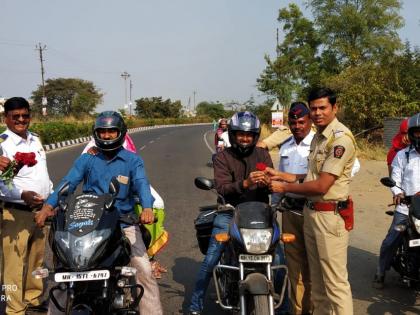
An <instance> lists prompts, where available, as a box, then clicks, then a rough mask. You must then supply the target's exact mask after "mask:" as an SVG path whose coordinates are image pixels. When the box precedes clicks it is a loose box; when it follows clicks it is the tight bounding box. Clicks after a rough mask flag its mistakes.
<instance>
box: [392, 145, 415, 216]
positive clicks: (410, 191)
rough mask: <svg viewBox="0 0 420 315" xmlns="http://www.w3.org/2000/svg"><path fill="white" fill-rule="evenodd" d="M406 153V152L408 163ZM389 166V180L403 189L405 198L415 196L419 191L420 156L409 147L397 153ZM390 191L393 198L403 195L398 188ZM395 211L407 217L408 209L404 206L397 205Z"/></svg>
mask: <svg viewBox="0 0 420 315" xmlns="http://www.w3.org/2000/svg"><path fill="white" fill-rule="evenodd" d="M406 152H408V163H407V156H406ZM391 166H392V173H391V178H392V179H393V180H394V181H395V183H396V185H397V186H400V187H401V188H402V189H404V191H405V193H404V194H405V195H406V196H412V195H415V194H416V193H417V192H419V191H420V154H419V153H418V152H417V151H416V150H415V149H414V148H411V146H410V147H407V148H405V149H404V150H401V151H398V153H397V155H396V156H395V158H394V159H393V160H392V164H391ZM391 191H392V193H393V194H394V196H395V195H398V194H401V193H403V191H402V190H401V189H400V188H398V187H392V188H391ZM395 210H396V211H398V212H401V213H403V214H405V215H408V207H407V205H405V204H400V205H398V206H397V208H396V209H395Z"/></svg>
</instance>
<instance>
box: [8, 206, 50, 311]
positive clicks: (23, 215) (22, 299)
mask: <svg viewBox="0 0 420 315" xmlns="http://www.w3.org/2000/svg"><path fill="white" fill-rule="evenodd" d="M45 240H46V230H45V228H42V229H41V228H38V227H37V226H36V225H35V222H34V214H33V213H32V212H31V211H30V209H29V208H28V211H23V210H16V209H3V224H2V241H3V262H4V264H3V267H4V269H3V281H4V285H5V288H6V289H5V291H4V292H3V294H4V295H5V296H6V298H7V304H6V314H8V315H12V314H19V315H24V314H25V310H26V308H27V306H28V305H29V304H30V305H33V306H38V305H39V304H40V300H39V299H40V298H41V296H42V294H43V281H42V279H35V278H34V277H32V271H34V270H35V269H36V268H38V267H42V264H43V261H44V253H45Z"/></svg>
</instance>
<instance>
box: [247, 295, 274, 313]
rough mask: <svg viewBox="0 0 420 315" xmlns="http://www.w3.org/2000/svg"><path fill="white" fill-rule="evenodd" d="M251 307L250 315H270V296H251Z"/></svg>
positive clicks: (249, 307) (249, 309) (249, 308)
mask: <svg viewBox="0 0 420 315" xmlns="http://www.w3.org/2000/svg"><path fill="white" fill-rule="evenodd" d="M251 298H252V300H251V301H250V303H249V304H250V305H249V306H248V312H247V313H248V314H250V315H269V314H270V306H269V303H268V295H253V296H249V299H251Z"/></svg>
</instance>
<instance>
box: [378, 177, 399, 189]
mask: <svg viewBox="0 0 420 315" xmlns="http://www.w3.org/2000/svg"><path fill="white" fill-rule="evenodd" d="M381 183H382V185H384V186H386V187H389V188H391V187H394V186H396V185H397V183H396V182H395V181H394V180H393V179H392V178H390V177H382V178H381Z"/></svg>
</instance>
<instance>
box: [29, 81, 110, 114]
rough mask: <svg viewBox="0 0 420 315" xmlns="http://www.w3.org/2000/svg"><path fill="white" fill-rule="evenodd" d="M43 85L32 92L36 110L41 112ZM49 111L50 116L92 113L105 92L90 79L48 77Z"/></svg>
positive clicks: (46, 92) (46, 86)
mask: <svg viewBox="0 0 420 315" xmlns="http://www.w3.org/2000/svg"><path fill="white" fill-rule="evenodd" d="M42 96H43V94H42V87H41V86H38V88H37V89H36V90H35V91H33V92H32V100H33V101H34V107H33V108H34V110H33V111H34V112H35V113H38V114H41V110H42V107H43V106H42V104H41V102H42ZM45 96H46V97H47V100H48V105H47V111H48V115H50V116H68V115H73V116H76V117H78V116H81V115H89V114H92V113H93V111H94V110H95V108H96V106H98V104H100V103H101V102H102V97H103V94H102V93H100V92H99V90H98V89H97V88H96V87H95V85H94V84H93V83H92V82H90V81H85V80H82V79H74V78H57V79H48V80H46V82H45Z"/></svg>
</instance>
